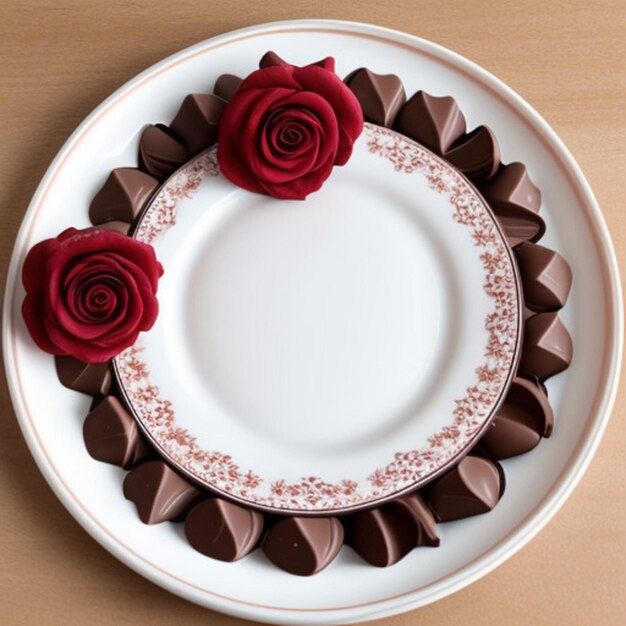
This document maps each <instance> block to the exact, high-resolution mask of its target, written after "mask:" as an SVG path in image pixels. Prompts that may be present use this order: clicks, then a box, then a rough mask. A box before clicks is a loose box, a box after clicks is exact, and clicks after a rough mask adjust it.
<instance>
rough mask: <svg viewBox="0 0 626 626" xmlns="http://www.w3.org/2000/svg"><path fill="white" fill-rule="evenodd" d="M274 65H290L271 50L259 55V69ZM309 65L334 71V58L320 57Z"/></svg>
mask: <svg viewBox="0 0 626 626" xmlns="http://www.w3.org/2000/svg"><path fill="white" fill-rule="evenodd" d="M275 65H290V64H289V63H287V61H285V60H284V59H282V58H281V57H279V56H278V55H277V54H276V53H275V52H273V51H272V50H270V51H269V52H266V53H265V54H264V55H263V56H262V57H261V60H260V61H259V68H260V69H264V68H266V67H273V66H275ZM309 65H316V66H317V67H322V68H324V69H325V70H329V71H330V72H334V71H335V59H334V58H333V57H326V58H324V59H320V60H319V61H316V62H315V63H310V64H309ZM306 67H309V66H306Z"/></svg>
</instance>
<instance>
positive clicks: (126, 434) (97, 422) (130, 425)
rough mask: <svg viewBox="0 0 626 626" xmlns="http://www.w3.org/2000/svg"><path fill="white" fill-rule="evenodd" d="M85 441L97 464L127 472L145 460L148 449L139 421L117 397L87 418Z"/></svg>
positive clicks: (108, 400)
mask: <svg viewBox="0 0 626 626" xmlns="http://www.w3.org/2000/svg"><path fill="white" fill-rule="evenodd" d="M83 438H84V440H85V447H86V448H87V452H89V454H90V455H91V456H92V457H93V458H94V459H97V460H98V461H103V462H104V463H111V464H113V465H119V466H120V467H123V468H124V469H129V468H130V467H132V466H134V465H136V464H137V463H139V462H140V461H142V460H144V459H146V458H147V457H148V456H149V454H150V450H149V449H148V447H147V446H146V444H145V442H144V440H143V437H142V435H141V433H140V432H139V427H138V426H137V422H135V420H134V419H133V418H132V417H131V416H130V415H129V413H128V411H126V409H125V408H124V407H123V406H122V404H121V403H120V401H119V400H118V399H117V398H115V397H114V396H106V397H105V398H103V399H102V401H101V402H99V403H98V405H97V406H96V408H95V409H93V410H92V411H91V412H90V413H89V415H87V417H86V419H85V423H84V424H83Z"/></svg>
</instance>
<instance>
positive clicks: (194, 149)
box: [170, 94, 226, 156]
mask: <svg viewBox="0 0 626 626" xmlns="http://www.w3.org/2000/svg"><path fill="white" fill-rule="evenodd" d="M225 105H226V103H225V102H224V100H222V99H221V98H218V97H217V96H214V95H213V94H190V95H188V96H187V97H186V98H185V99H184V100H183V103H182V104H181V106H180V109H179V110H178V113H177V114H176V117H175V118H174V120H173V122H172V123H171V124H170V128H171V129H172V132H173V133H174V134H175V135H176V136H177V137H178V138H179V139H181V140H182V141H183V142H184V143H185V146H186V147H187V150H189V155H190V156H195V155H196V154H198V153H199V152H202V150H204V149H206V148H208V147H209V146H211V145H213V144H214V143H215V142H216V140H217V126H218V124H219V121H220V117H221V116H222V111H223V110H224V106H225Z"/></svg>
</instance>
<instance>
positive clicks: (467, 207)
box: [115, 124, 520, 511]
mask: <svg viewBox="0 0 626 626" xmlns="http://www.w3.org/2000/svg"><path fill="white" fill-rule="evenodd" d="M365 134H366V136H367V138H368V143H367V149H368V151H369V152H370V153H372V154H376V155H379V156H381V157H382V158H384V159H386V160H387V161H390V162H391V164H392V165H393V166H394V168H395V170H396V171H398V172H403V173H406V174H412V173H415V172H420V173H422V174H424V175H425V176H426V178H427V180H428V183H429V185H430V186H431V187H432V188H433V189H435V190H437V191H438V192H439V193H441V194H443V195H445V196H447V198H448V200H449V202H450V204H451V205H452V207H453V209H454V211H453V214H452V217H453V219H454V221H456V222H457V223H459V224H461V225H463V226H465V227H466V228H468V229H469V231H470V232H471V235H472V237H473V239H474V245H475V246H477V247H479V248H481V255H480V259H481V261H482V264H483V268H484V271H485V282H484V285H483V287H484V290H485V292H486V294H487V295H488V296H489V298H490V299H491V301H492V303H493V308H492V309H491V311H490V312H489V314H488V315H487V318H486V320H485V327H486V330H487V331H488V341H487V344H486V346H485V352H484V360H483V362H482V364H481V365H480V366H479V367H478V368H477V369H476V378H475V380H474V382H473V384H471V385H470V386H468V387H467V389H466V393H465V396H464V397H463V398H460V399H458V400H456V402H455V407H454V408H453V410H452V415H453V419H452V421H451V422H450V423H449V424H447V425H446V426H444V427H443V428H442V429H441V430H440V431H439V432H438V433H435V434H433V435H432V436H431V437H429V438H428V446H426V447H424V448H421V449H417V450H408V451H405V452H397V453H396V454H395V455H394V458H393V459H392V460H391V461H390V462H389V463H388V464H387V465H385V466H382V467H379V468H376V469H374V470H373V471H372V473H371V474H370V475H369V476H368V477H367V483H366V484H362V485H361V484H359V483H358V482H356V481H353V480H348V479H345V480H341V481H339V482H333V483H331V482H327V481H325V480H323V479H322V478H320V477H318V476H310V477H303V478H301V479H300V480H298V481H296V482H289V481H287V480H284V479H278V480H274V481H267V480H264V479H263V478H261V477H260V476H258V475H257V474H255V473H254V472H253V471H252V470H250V469H242V468H241V467H240V466H239V465H238V464H237V463H235V461H234V460H233V459H232V457H231V456H230V455H228V454H224V453H222V452H218V451H207V450H204V449H202V448H201V447H200V446H199V445H198V443H197V441H196V439H195V437H193V436H192V435H191V434H190V433H189V432H188V431H187V430H186V429H184V428H181V427H179V426H177V425H176V414H175V411H174V408H173V407H172V404H171V402H169V401H168V400H166V399H164V398H162V397H161V396H160V393H159V389H158V387H156V386H155V385H153V384H151V382H150V373H149V371H148V369H147V366H146V364H145V363H144V362H143V361H142V360H141V358H140V353H141V348H140V347H139V346H133V347H131V348H129V349H128V350H126V351H125V352H124V353H122V354H121V355H120V356H118V357H117V358H116V360H115V365H116V368H115V369H116V372H117V377H118V380H119V382H120V387H121V388H122V389H123V391H124V393H125V394H126V397H127V400H128V402H129V404H130V406H131V408H132V409H133V411H134V412H135V414H136V416H137V418H138V419H139V421H140V422H141V423H142V424H143V425H144V427H145V428H146V430H147V431H148V432H149V433H150V434H151V436H152V438H153V439H154V440H155V441H156V442H157V444H158V445H159V446H160V447H161V448H162V450H163V452H164V453H165V454H166V455H167V456H169V457H170V458H171V460H172V461H173V462H175V463H176V464H177V465H178V466H179V467H180V468H181V469H183V470H184V471H185V472H187V473H188V474H190V475H192V476H194V477H195V478H197V479H198V480H200V481H201V482H202V483H204V484H206V485H207V486H208V487H210V488H211V489H214V490H216V491H218V492H221V493H224V494H226V495H229V496H231V497H235V498H240V499H243V500H246V501H247V502H250V503H255V504H259V505H263V506H267V507H271V508H275V509H282V510H301V511H328V510H339V509H344V508H349V507H354V506H356V505H364V504H368V503H370V504H371V503H372V502H373V501H375V500H379V499H382V498H386V497H389V496H392V495H394V494H395V493H398V492H400V491H403V490H405V489H408V488H411V487H413V486H414V487H417V486H418V485H419V484H420V483H422V482H423V481H424V480H425V479H426V478H427V477H429V476H431V475H432V474H433V473H434V472H436V471H438V470H441V469H442V468H443V467H445V466H446V465H447V464H448V463H450V462H451V461H453V460H454V459H455V458H456V457H457V456H458V455H459V454H460V453H462V452H463V451H464V449H466V448H468V447H469V444H470V443H471V442H472V441H473V439H474V438H475V436H476V435H477V434H478V433H479V431H480V430H481V429H482V428H483V427H484V426H485V424H486V423H487V421H488V419H489V417H490V416H491V415H492V414H493V410H494V408H495V406H496V405H497V403H498V401H499V399H500V398H501V397H502V395H503V393H504V391H505V388H506V386H507V384H508V382H509V380H510V377H511V373H512V370H513V367H514V365H515V361H516V353H517V348H518V346H517V344H518V337H519V317H520V306H519V293H518V286H517V280H516V275H515V270H514V267H513V262H512V259H511V258H510V256H509V252H508V248H507V246H506V245H505V243H504V238H503V235H502V234H501V232H500V231H499V230H498V228H497V226H496V225H495V223H494V218H493V217H492V215H491V214H490V212H489V211H488V210H487V209H486V207H485V205H484V203H483V202H482V201H481V200H480V199H479V198H478V197H477V194H476V192H475V190H474V189H473V188H472V186H471V185H470V184H469V183H468V182H467V181H466V180H465V178H464V177H463V176H462V175H460V174H459V173H457V172H456V171H455V170H453V169H452V168H451V167H450V166H448V165H447V164H445V163H444V162H443V161H441V160H440V159H439V158H437V157H436V156H434V155H433V154H432V153H430V152H429V151H427V150H426V149H424V148H422V147H421V146H419V145H417V144H415V143H413V142H411V141H409V140H407V139H405V138H404V137H402V136H401V135H398V134H397V133H394V132H393V131H389V130H387V129H384V128H380V127H377V126H373V125H370V124H366V126H365ZM218 174H219V170H218V166H217V162H216V158H215V150H214V149H213V150H210V151H208V152H206V153H204V154H203V155H201V156H200V157H199V158H197V159H195V160H194V161H192V162H190V164H189V165H188V166H186V167H185V168H183V169H182V170H181V171H180V172H179V173H177V174H176V175H175V176H174V177H172V179H170V181H168V183H166V185H165V186H164V188H163V190H162V191H161V192H160V193H159V194H158V196H157V197H156V199H155V200H154V201H153V203H152V204H151V206H150V207H149V208H148V210H147V211H146V212H145V214H144V215H143V217H142V220H141V223H140V225H139V227H138V229H137V231H136V233H135V237H136V238H138V239H140V240H142V241H146V242H148V243H151V242H153V241H154V240H155V239H156V238H157V237H158V236H160V235H161V234H163V233H164V232H165V231H166V230H167V229H168V228H170V227H171V226H173V225H174V224H175V223H176V210H177V206H178V205H179V204H180V202H181V201H182V200H183V199H184V198H187V197H190V196H191V194H192V192H193V191H195V190H196V189H197V188H198V186H199V185H200V182H201V181H202V180H203V178H204V177H205V176H207V175H208V176H217V175H218Z"/></svg>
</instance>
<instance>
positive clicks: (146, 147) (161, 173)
mask: <svg viewBox="0 0 626 626" xmlns="http://www.w3.org/2000/svg"><path fill="white" fill-rule="evenodd" d="M188 156H189V155H188V153H187V148H185V146H183V144H182V143H180V142H179V141H178V140H177V139H175V138H174V137H173V136H172V133H171V132H170V130H169V128H167V126H164V125H163V124H156V125H154V126H153V125H152V124H151V125H150V126H147V127H146V128H145V130H144V131H143V133H141V138H140V139H139V166H140V167H141V168H142V169H143V170H144V171H146V172H147V173H148V174H150V175H152V176H154V177H155V178H157V179H159V180H164V179H165V178H167V177H168V176H169V175H170V174H171V173H172V172H174V171H175V170H177V169H178V168H179V167H180V166H181V165H182V164H183V163H185V162H186V161H187V159H188Z"/></svg>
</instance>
